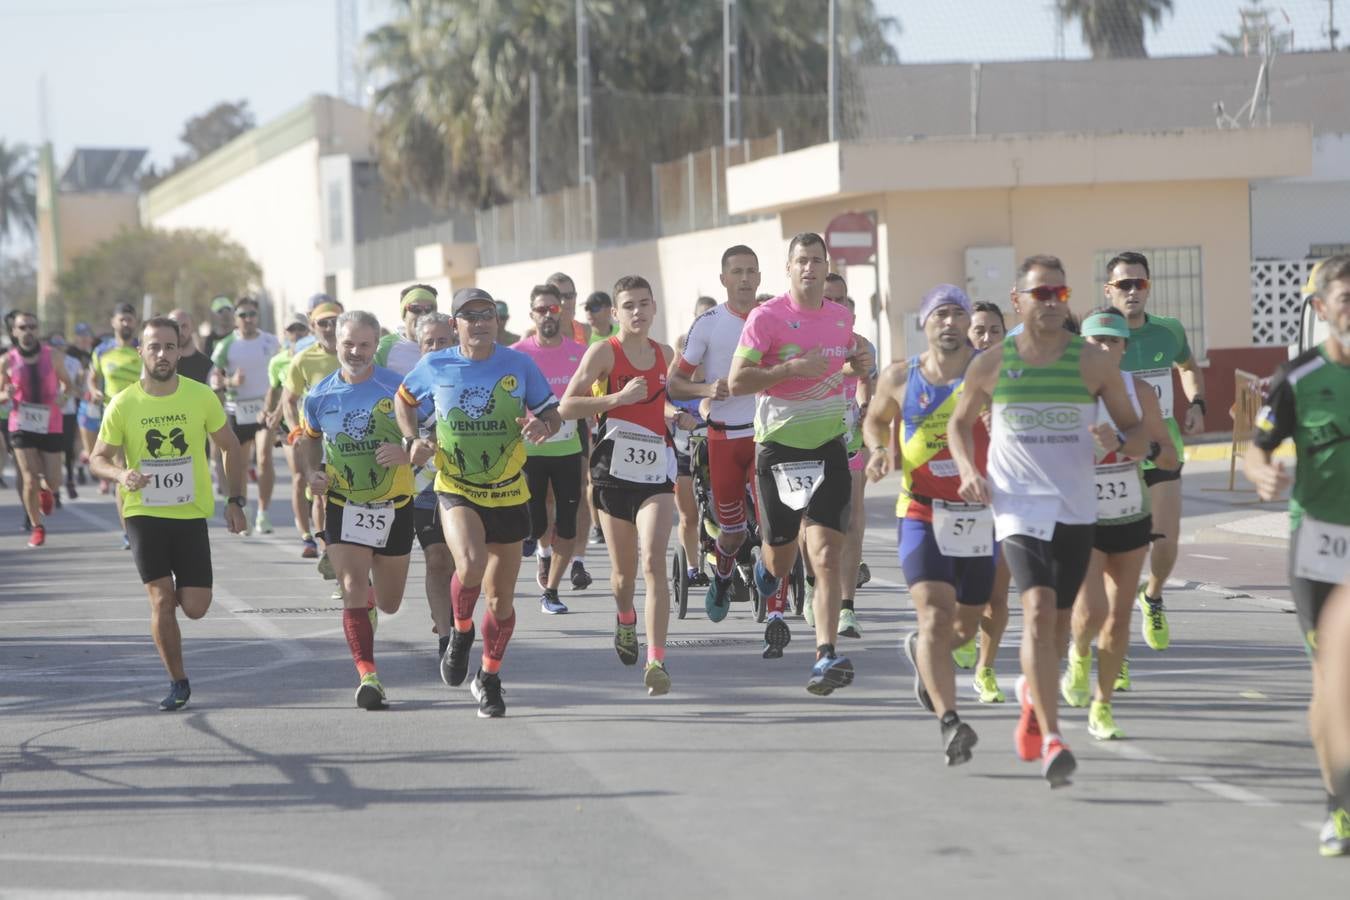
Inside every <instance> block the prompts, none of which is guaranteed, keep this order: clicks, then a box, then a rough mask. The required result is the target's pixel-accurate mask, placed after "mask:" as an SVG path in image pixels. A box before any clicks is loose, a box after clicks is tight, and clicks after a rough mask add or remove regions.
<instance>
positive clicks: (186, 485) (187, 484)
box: [136, 456, 196, 506]
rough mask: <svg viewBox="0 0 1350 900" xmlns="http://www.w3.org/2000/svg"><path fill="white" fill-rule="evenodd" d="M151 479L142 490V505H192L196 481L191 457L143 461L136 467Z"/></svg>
mask: <svg viewBox="0 0 1350 900" xmlns="http://www.w3.org/2000/svg"><path fill="white" fill-rule="evenodd" d="M136 468H137V469H139V470H140V473H141V474H142V475H144V476H145V477H146V478H147V479H149V481H148V483H147V484H146V485H145V487H143V488H141V503H143V504H144V505H146V506H179V505H181V504H184V503H191V502H192V498H193V497H194V495H195V488H196V479H195V478H194V477H193V472H192V457H191V456H176V457H174V458H172V459H143V460H141V462H140V464H139V465H138V466H137V467H136Z"/></svg>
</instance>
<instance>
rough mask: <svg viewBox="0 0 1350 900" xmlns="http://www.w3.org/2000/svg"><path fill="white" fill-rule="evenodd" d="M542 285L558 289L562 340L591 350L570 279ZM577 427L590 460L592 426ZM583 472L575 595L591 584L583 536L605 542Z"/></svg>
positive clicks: (560, 275) (559, 276)
mask: <svg viewBox="0 0 1350 900" xmlns="http://www.w3.org/2000/svg"><path fill="white" fill-rule="evenodd" d="M545 284H551V285H553V286H554V287H556V288H557V289H558V296H559V297H560V298H561V299H562V313H561V315H560V316H559V319H558V324H559V328H560V332H561V334H562V335H563V336H567V335H569V334H570V335H571V336H572V340H574V341H576V342H577V343H578V344H580V345H581V346H583V347H588V346H590V345H591V343H593V342H592V341H591V329H590V326H588V325H585V324H583V323H581V322H578V321H577V320H576V310H577V286H576V284H575V283H574V282H573V281H572V278H571V276H569V275H567V274H566V273H564V272H554V273H553V274H552V275H550V276H548V280H547V281H546V282H545ZM612 304H613V301H611V305H612ZM532 333H533V328H531V329H530V330H529V331H526V332H525V336H526V337H529V336H530V335H531V334H532ZM577 424H578V427H579V428H580V429H581V453H582V456H583V458H585V459H587V460H589V459H590V457H591V446H592V444H593V440H592V437H593V435H592V430H593V425H592V424H590V423H587V422H585V421H582V422H579V423H577ZM585 470H586V485H585V496H584V497H582V502H581V506H580V507H578V509H577V512H578V516H577V529H578V530H577V533H578V534H580V535H582V536H583V539H582V540H580V541H578V542H577V545H576V550H575V551H574V552H575V554H576V555H575V556H574V557H573V558H572V588H573V589H574V590H578V591H581V590H585V589H586V588H588V587H590V586H591V582H592V581H593V580H594V579H592V578H591V573H590V572H587V571H586V545H587V540H586V538H585V536H586V534H587V533H588V532H589V533H590V539H589V540H590V542H591V543H595V544H603V543H604V542H605V535H604V532H602V531H601V530H600V521H599V517H598V516H596V514H595V505H594V501H593V499H592V495H593V493H594V492H593V490H592V485H591V470H590V466H589V465H587V466H586V467H585ZM592 523H594V530H591V526H592Z"/></svg>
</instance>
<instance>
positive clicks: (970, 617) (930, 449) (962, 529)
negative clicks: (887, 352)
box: [844, 284, 997, 766]
mask: <svg viewBox="0 0 1350 900" xmlns="http://www.w3.org/2000/svg"><path fill="white" fill-rule="evenodd" d="M970 319H971V306H970V298H968V297H967V296H966V293H965V291H963V290H961V289H960V288H958V287H956V286H954V285H950V284H940V285H938V286H937V287H935V288H933V289H932V290H930V291H929V292H928V293H927V294H925V295H924V298H923V301H922V303H920V305H919V327H920V328H922V329H923V330H924V336H925V337H926V338H927V339H928V349H927V350H925V351H923V352H922V353H920V354H919V355H918V356H914V357H911V358H910V359H909V360H908V361H907V362H898V363H892V364H891V365H889V366H887V367H886V369H885V371H883V372H882V373H881V377H880V378H879V379H878V383H877V394H876V397H875V399H874V400H873V402H872V406H871V409H870V410H869V411H868V413H867V417H866V419H865V420H864V423H863V430H864V431H865V433H866V438H867V443H868V445H869V446H871V447H872V448H873V449H872V451H871V454H870V458H869V460H868V463H867V477H868V478H869V479H871V480H872V481H873V482H876V481H880V480H881V479H882V478H884V477H885V476H886V475H887V473H889V472H890V470H891V458H890V447H889V442H890V433H891V422H893V421H895V420H896V419H899V421H900V423H901V440H900V458H901V473H902V474H903V477H904V481H903V484H902V486H901V489H900V496H899V497H897V498H896V504H895V514H896V517H897V519H898V522H897V523H896V524H897V531H898V535H897V543H898V546H899V554H900V567H901V568H902V569H903V570H904V573H905V582H906V584H908V585H909V592H910V596H911V597H913V599H914V610H915V613H916V614H917V618H918V625H919V629H918V631H911V632H910V633H909V634H908V635H907V636H906V637H905V639H904V644H903V645H902V646H903V647H904V651H905V655H906V656H907V657H908V658H909V661H910V665H912V666H913V667H914V695H915V697H916V698H917V699H918V701H919V703H920V704H921V705H922V706H923V707H924V708H925V709H927V710H929V711H931V712H932V713H933V714H934V715H936V716H937V717H938V722H939V725H940V728H941V735H942V747H943V752H944V754H945V756H946V760H947V765H949V766H957V765H960V764H962V763H965V762H969V761H970V758H971V749H972V748H973V747H974V746H975V743H976V741H977V740H978V739H977V737H976V735H975V730H974V729H973V728H971V727H970V725H968V724H967V723H965V722H963V721H961V718H960V716H959V715H958V714H957V711H956V670H955V668H954V667H953V663H952V648H954V647H956V646H959V645H960V644H962V643H964V642H965V641H966V640H967V639H968V638H970V637H973V636H974V634H975V632H976V630H977V629H978V628H979V621H980V614H981V612H982V611H983V609H984V605H985V602H986V601H987V599H988V597H989V589H990V585H991V584H992V583H993V580H994V556H995V554H996V552H997V548H996V546H995V544H994V533H993V520H992V517H991V515H990V513H989V510H988V507H984V506H978V507H971V506H970V505H969V504H966V503H963V502H961V497H960V494H959V493H958V488H959V487H960V480H959V478H958V476H957V470H956V464H955V463H954V462H952V458H951V452H950V451H949V450H948V449H947V422H948V419H949V418H950V417H951V414H952V410H953V409H955V408H956V404H957V402H958V399H959V398H960V396H961V393H962V388H963V386H964V385H963V383H962V378H963V376H964V375H965V371H966V368H967V366H969V365H970V360H971V359H972V358H973V357H974V355H975V350H974V348H973V347H971V346H970V343H969V341H968V340H967V332H968V331H969V330H970ZM974 439H975V457H976V459H975V461H976V465H977V467H978V468H979V470H980V471H983V470H984V465H985V457H986V455H987V454H988V448H989V435H988V432H987V431H986V430H985V426H984V423H983V422H980V423H978V424H977V425H976V426H975V429H974ZM844 573H845V575H847V574H848V569H845V570H844Z"/></svg>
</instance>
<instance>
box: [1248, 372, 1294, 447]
mask: <svg viewBox="0 0 1350 900" xmlns="http://www.w3.org/2000/svg"><path fill="white" fill-rule="evenodd" d="M1297 421H1298V416H1297V412H1296V410H1295V409H1294V386H1293V385H1292V384H1290V383H1289V371H1288V369H1287V368H1282V369H1280V372H1279V374H1277V375H1276V376H1275V380H1274V382H1272V383H1271V386H1270V394H1269V395H1268V396H1267V399H1266V405H1265V406H1263V407H1261V409H1260V411H1258V412H1257V414H1256V431H1255V432H1254V433H1253V434H1252V443H1254V444H1256V446H1258V447H1260V448H1261V449H1262V450H1265V451H1266V452H1267V453H1272V452H1274V451H1275V449H1276V448H1277V447H1279V446H1280V444H1282V443H1284V441H1285V439H1286V438H1288V437H1289V436H1290V435H1292V434H1293V433H1294V425H1295V423H1296V422H1297Z"/></svg>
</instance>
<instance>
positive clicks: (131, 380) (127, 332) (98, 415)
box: [88, 303, 178, 550]
mask: <svg viewBox="0 0 1350 900" xmlns="http://www.w3.org/2000/svg"><path fill="white" fill-rule="evenodd" d="M111 324H112V329H113V336H112V337H111V338H109V339H108V340H106V341H104V342H103V343H101V344H99V345H98V346H97V347H95V348H94V355H93V358H92V360H91V363H90V366H89V410H88V413H89V415H88V422H89V424H90V425H91V426H92V425H93V423H94V422H99V423H100V424H101V423H102V419H103V411H104V407H105V404H107V403H108V402H109V401H111V400H112V398H114V397H116V396H117V395H118V394H120V393H121V392H122V391H124V390H126V389H127V388H128V387H130V386H131V385H133V384H135V383H136V382H137V380H139V379H140V377H141V357H140V354H139V353H138V352H137V349H136V308H135V307H134V306H132V305H131V304H130V303H119V304H118V305H117V307H116V308H115V309H114V310H113V315H112V320H111ZM177 353H178V349H177V347H175V348H174V357H175V359H177ZM100 430H101V429H100ZM114 500H115V501H116V503H117V516H118V518H119V519H121V518H122V491H120V490H119V491H117V492H116V493H115V494H114ZM125 524H126V522H125V520H124V521H123V525H125ZM122 549H123V550H130V549H131V539H130V537H129V536H128V534H127V532H126V529H125V528H124V529H123V530H122Z"/></svg>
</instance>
